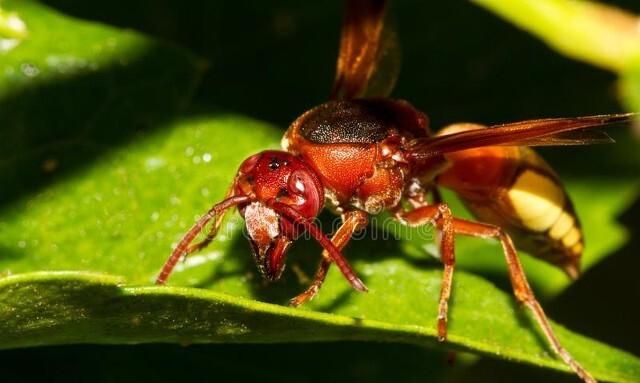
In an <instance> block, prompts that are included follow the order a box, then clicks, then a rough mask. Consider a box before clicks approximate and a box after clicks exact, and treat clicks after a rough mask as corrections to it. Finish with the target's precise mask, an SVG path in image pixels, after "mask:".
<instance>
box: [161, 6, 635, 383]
mask: <svg viewBox="0 0 640 383" xmlns="http://www.w3.org/2000/svg"><path fill="white" fill-rule="evenodd" d="M346 4H347V7H346V15H345V18H344V21H343V25H342V34H341V38H340V51H339V56H338V61H337V74H336V78H335V82H334V86H333V90H332V92H331V97H330V98H331V99H330V101H328V102H326V103H324V104H322V105H319V106H317V107H314V108H312V109H310V110H308V111H306V112H305V113H303V114H302V115H301V116H300V117H298V118H297V119H296V120H295V121H294V122H293V123H292V124H291V126H290V127H289V129H288V130H287V132H286V133H285V134H284V137H283V139H282V149H283V150H281V151H280V150H267V151H263V152H261V153H258V154H255V155H253V156H251V157H249V158H248V159H246V160H245V161H244V162H243V163H242V164H241V165H240V167H239V169H238V172H237V174H236V176H235V178H234V180H233V183H232V186H231V188H230V190H229V192H228V194H227V196H226V198H225V199H224V200H223V201H222V202H220V203H218V204H216V205H214V206H213V207H212V208H211V210H209V212H207V214H205V215H204V216H203V217H202V218H200V219H199V220H198V221H197V222H196V224H195V225H194V226H193V227H192V228H191V229H190V230H189V231H188V232H187V233H186V234H185V235H184V237H183V238H182V240H181V241H180V242H179V243H178V245H177V246H176V248H175V249H174V251H173V252H172V254H171V256H170V257H169V259H168V260H167V261H166V263H165V265H164V267H163V268H162V271H161V272H160V275H159V276H158V278H157V283H158V284H164V283H165V282H166V280H167V278H168V277H169V274H170V273H171V271H172V269H173V268H174V266H175V265H176V263H177V262H178V260H179V259H181V258H183V257H185V256H187V255H188V254H191V253H193V252H195V251H198V250H200V249H202V248H203V247H205V246H207V244H209V243H210V242H211V241H212V240H213V239H214V238H215V236H216V233H217V231H218V229H219V228H220V225H221V222H222V218H223V215H224V213H225V212H226V211H228V210H229V209H230V208H233V207H235V208H237V209H238V211H239V213H240V215H241V216H242V217H243V218H244V221H245V225H246V230H247V233H248V236H249V242H250V244H251V248H252V252H253V257H254V259H255V261H256V264H257V266H258V270H259V271H260V273H261V275H262V276H263V277H265V278H266V279H267V280H270V281H275V280H278V279H279V278H280V276H281V275H282V272H283V270H284V267H285V259H286V254H287V250H288V249H289V248H290V246H291V244H292V243H293V241H295V240H296V238H298V237H299V236H300V235H301V234H302V233H304V232H306V233H308V234H310V235H311V236H312V237H313V238H315V239H316V240H317V241H318V242H319V243H320V245H321V246H322V247H323V249H324V250H323V252H322V258H321V262H320V266H319V267H318V270H317V272H316V275H315V277H314V280H313V281H312V283H311V285H310V286H309V287H308V288H307V290H306V291H304V292H302V293H301V294H300V295H298V296H296V297H295V298H293V299H292V300H291V304H292V305H293V306H298V305H301V304H303V303H304V302H306V301H308V300H310V299H312V298H313V297H314V296H315V295H316V294H317V293H318V290H319V289H320V287H321V285H322V283H323V282H324V279H325V276H326V274H327V271H328V269H329V268H330V266H331V265H332V264H335V265H336V266H337V267H338V268H339V270H340V272H341V273H342V274H343V275H344V277H345V278H346V279H347V281H348V282H349V283H350V284H351V286H352V287H353V288H354V289H356V290H359V291H366V290H367V288H366V286H365V285H364V283H363V282H362V281H361V280H360V278H358V276H357V275H356V272H355V271H354V270H353V268H352V267H351V266H350V265H349V262H348V261H347V260H346V258H345V257H344V256H343V255H342V252H341V250H342V249H343V248H344V247H345V245H346V244H347V243H348V242H349V240H350V238H351V237H352V235H353V234H354V233H355V232H356V231H358V230H359V229H361V228H363V227H364V226H366V225H367V223H368V217H369V215H371V214H378V213H380V212H383V211H387V212H389V213H391V215H392V216H393V217H394V218H395V219H397V220H398V221H400V222H402V223H404V224H406V225H411V226H418V225H433V226H434V227H435V228H436V229H437V230H438V231H439V232H440V234H441V240H440V253H441V260H442V262H443V264H444V273H443V278H442V286H441V291H440V298H439V309H438V317H437V331H438V337H439V339H440V340H441V341H444V340H445V339H446V337H447V311H448V301H449V296H450V293H451V284H452V279H453V274H454V268H455V252H454V244H455V237H456V236H458V235H464V236H472V237H481V238H494V239H496V240H498V241H499V242H500V243H501V245H502V249H503V252H504V256H505V258H506V263H507V267H508V271H509V277H510V280H511V284H512V287H513V291H514V294H515V297H516V299H517V301H518V302H520V303H521V304H523V305H524V306H525V307H527V308H528V309H529V310H531V312H532V314H533V316H534V318H535V320H536V322H537V323H538V325H539V326H540V328H541V329H542V331H543V333H544V335H545V337H546V339H547V340H548V341H549V344H550V346H551V348H552V349H553V350H554V352H555V353H556V354H557V355H558V356H559V357H560V358H561V359H562V360H563V361H564V362H565V363H566V364H567V365H568V366H570V367H571V369H573V371H575V373H576V374H577V375H578V376H579V377H580V378H582V379H583V380H584V381H585V382H595V379H594V378H593V377H592V376H591V375H590V374H589V373H588V372H587V371H586V370H585V369H584V368H583V367H582V366H580V364H579V363H578V362H577V361H576V360H575V359H573V357H572V356H571V355H570V354H569V353H568V352H567V350H566V349H565V348H564V347H563V346H562V345H561V344H560V342H559V340H558V339H557V337H556V336H555V334H554V332H553V330H552V328H551V326H550V324H549V321H548V319H547V316H546V315H545V313H544V311H543V309H542V307H541V306H540V304H539V303H538V301H537V299H536V298H535V296H534V293H533V291H532V289H531V287H530V286H529V283H528V282H527V278H526V276H525V273H524V271H523V268H522V266H521V264H520V261H519V259H518V254H517V251H516V246H517V247H518V248H520V249H522V250H526V251H528V252H529V253H531V254H532V255H534V256H536V257H539V258H542V259H544V260H546V261H547V262H550V263H552V264H553V265H556V266H558V267H559V268H561V269H562V270H564V272H565V273H566V274H567V275H568V276H569V277H571V278H576V277H577V276H578V274H579V271H580V257H581V255H582V252H583V249H584V240H583V235H582V230H581V228H580V222H579V220H578V217H577V216H576V213H575V211H574V209H573V206H572V204H571V200H570V199H569V196H568V195H567V193H566V191H565V189H564V188H563V186H562V183H561V182H560V180H559V178H558V176H557V175H556V173H555V172H554V171H553V169H552V168H551V167H550V166H549V165H548V164H547V163H546V162H545V161H544V160H543V159H542V158H541V157H540V156H539V155H538V154H536V153H535V152H534V151H533V150H532V149H531V148H530V147H531V146H547V145H586V144H593V143H602V142H611V139H610V138H609V137H608V136H607V135H606V134H604V133H601V132H598V131H594V130H589V128H594V127H598V126H603V125H606V124H611V123H618V122H628V121H630V120H631V119H632V117H633V115H631V114H615V115H604V116H590V117H577V118H551V119H540V120H530V121H523V122H516V123H511V124H505V125H497V126H490V127H487V126H483V125H479V124H469V123H465V124H453V125H450V126H448V127H445V128H443V129H441V130H440V131H439V132H438V133H437V134H435V135H434V134H432V132H431V131H430V130H429V123H428V121H429V120H428V118H427V116H426V115H425V114H424V113H423V112H421V111H419V110H417V109H416V108H415V107H414V106H412V105H411V104H410V103H409V102H407V101H404V100H395V99H390V98H387V97H386V96H387V95H388V94H389V92H390V91H391V89H392V88H393V84H394V82H395V73H396V72H397V67H398V65H397V60H396V57H395V56H394V52H395V48H396V47H397V41H396V37H395V34H394V33H393V31H392V30H391V28H389V27H388V24H387V23H385V22H384V20H385V13H386V12H385V11H386V7H387V4H386V2H385V1H384V0H349V1H347V2H346ZM438 187H444V188H448V189H450V190H453V191H454V192H455V193H457V195H458V196H459V197H460V198H461V199H462V200H463V201H464V202H465V204H466V205H467V207H468V208H469V210H470V211H471V212H472V213H473V214H474V215H475V217H476V218H477V219H478V221H471V220H465V219H460V218H456V217H455V216H454V215H453V213H452V212H451V209H450V208H449V206H448V205H447V203H446V202H444V201H442V199H441V197H440V193H439V191H438ZM324 207H328V208H329V209H331V210H332V211H333V212H335V213H337V214H339V215H340V216H341V219H342V225H341V226H340V227H339V228H338V230H337V231H336V233H335V234H334V235H333V237H332V238H331V239H329V238H328V237H327V235H326V234H325V233H323V232H322V231H321V230H320V229H319V228H318V227H317V226H316V225H315V224H314V223H313V219H314V218H315V217H316V216H317V215H318V214H319V213H320V211H321V210H322V209H323V208H324ZM210 221H213V225H212V226H211V229H210V231H209V232H208V234H207V236H206V238H205V239H204V240H203V241H201V242H198V243H195V244H192V241H193V240H194V239H195V238H196V236H197V235H198V234H199V233H200V232H201V231H202V230H203V229H204V228H205V226H206V225H207V224H208V223H209V222H210Z"/></svg>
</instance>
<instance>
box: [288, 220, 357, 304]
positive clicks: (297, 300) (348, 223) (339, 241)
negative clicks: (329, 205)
mask: <svg viewBox="0 0 640 383" xmlns="http://www.w3.org/2000/svg"><path fill="white" fill-rule="evenodd" d="M368 221H369V219H368V218H367V213H365V212H363V211H361V210H352V211H348V212H346V213H344V214H343V215H342V225H340V227H339V228H338V230H337V231H336V233H335V234H334V236H333V237H332V238H331V242H333V244H334V245H335V246H336V247H337V248H338V250H342V249H343V248H344V247H345V246H346V245H347V243H348V242H349V240H350V239H351V237H352V236H353V233H355V232H356V231H358V230H360V229H361V228H363V227H365V226H366V225H367V222H368ZM330 266H331V258H330V257H329V254H328V253H327V251H326V250H323V251H322V260H321V261H320V265H319V266H318V270H317V271H316V274H315V276H314V278H313V282H311V285H309V287H308V288H307V289H306V290H305V291H304V292H302V293H300V294H299V295H297V296H296V297H294V298H292V299H291V300H290V301H289V304H290V305H291V306H294V307H297V306H300V305H302V304H303V303H305V302H308V301H310V300H311V299H313V298H314V297H315V296H316V295H317V294H318V291H319V290H320V287H321V286H322V284H323V283H324V279H325V278H326V276H327V272H328V271H329V267H330Z"/></svg>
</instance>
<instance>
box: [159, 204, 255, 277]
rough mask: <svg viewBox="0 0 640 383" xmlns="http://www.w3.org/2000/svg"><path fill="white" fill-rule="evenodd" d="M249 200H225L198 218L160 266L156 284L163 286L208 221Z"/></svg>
mask: <svg viewBox="0 0 640 383" xmlns="http://www.w3.org/2000/svg"><path fill="white" fill-rule="evenodd" d="M249 200H250V198H249V197H247V196H235V197H230V198H227V199H225V200H223V201H222V202H220V203H218V204H216V205H214V206H213V207H212V208H211V209H210V210H209V211H208V212H207V214H205V215H203V216H202V217H200V219H199V220H198V222H196V223H195V225H193V227H191V229H190V230H189V231H188V232H187V233H186V234H185V235H184V237H182V239H181V240H180V242H179V243H178V245H177V246H176V248H175V249H174V250H173V252H172V253H171V255H170V256H169V259H167V261H166V262H165V263H164V266H162V270H161V271H160V274H159V275H158V278H156V284H157V285H164V284H165V282H166V281H167V278H169V274H171V271H173V268H174V267H175V266H176V263H178V261H179V260H180V258H182V256H183V255H185V254H186V253H187V252H188V249H189V244H190V243H191V241H193V239H194V238H195V237H196V236H197V235H198V234H200V232H201V231H202V229H203V228H204V227H205V226H206V225H207V223H209V221H211V220H212V219H214V218H215V217H218V216H220V214H223V213H224V212H225V211H226V210H227V209H229V208H230V207H233V206H236V205H238V204H241V203H245V202H249ZM214 232H215V231H214Z"/></svg>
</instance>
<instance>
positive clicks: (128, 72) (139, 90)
mask: <svg viewBox="0 0 640 383" xmlns="http://www.w3.org/2000/svg"><path fill="white" fill-rule="evenodd" d="M2 6H3V13H2V14H0V128H1V129H0V178H1V179H2V181H3V184H2V188H1V189H0V204H7V203H10V202H11V201H13V200H14V199H16V198H19V197H21V196H23V195H26V194H28V193H31V192H33V191H35V190H37V189H38V188H40V187H42V186H44V185H46V184H48V183H50V182H53V181H54V180H56V179H57V178H59V177H60V176H61V175H63V174H69V173H71V172H73V171H74V170H76V169H80V168H82V167H83V166H85V165H87V164H88V163H90V162H91V161H92V160H93V159H94V158H96V157H99V156H100V155H101V154H103V153H105V152H107V151H108V150H110V148H111V147H112V146H114V145H118V144H120V143H123V142H126V141H127V140H129V139H131V137H132V136H134V135H135V134H137V133H138V132H140V131H147V130H153V129H155V128H156V127H157V126H159V125H161V124H162V122H163V121H165V120H167V119H168V118H170V117H171V116H173V115H174V114H175V113H176V112H178V111H180V110H182V108H183V107H184V106H185V104H186V103H187V101H189V99H190V98H191V93H192V92H193V89H194V87H195V85H196V83H197V81H198V79H199V77H200V73H201V64H200V63H199V62H198V61H197V60H196V59H195V58H194V56H193V55H191V54H189V53H187V52H186V51H183V50H181V49H178V48H176V47H172V46H170V45H168V44H165V43H161V42H158V41H156V40H154V39H151V38H149V37H145V36H143V35H141V34H139V33H136V32H133V31H127V30H119V29H116V28H112V27H107V26H104V25H101V24H96V23H90V22H87V21H81V20H77V19H74V18H71V17H68V16H65V15H62V14H60V13H58V12H56V11H54V10H51V9H49V8H48V7H46V6H43V5H41V4H39V3H36V2H33V1H29V0H21V1H13V0H9V1H3V2H2ZM6 15H8V16H6ZM5 16H6V17H5ZM9 17H10V18H11V20H14V21H7V20H10V19H9ZM15 20H19V21H15ZM20 23H22V26H23V28H25V31H24V33H23V36H20V37H18V36H17V35H16V34H15V33H13V37H11V36H10V34H9V33H8V32H6V31H4V32H3V30H5V29H7V28H5V27H8V26H12V25H13V26H14V29H15V25H17V24H20ZM3 25H4V27H3ZM4 37H7V38H4ZM9 37H11V38H9ZM3 38H4V39H3Z"/></svg>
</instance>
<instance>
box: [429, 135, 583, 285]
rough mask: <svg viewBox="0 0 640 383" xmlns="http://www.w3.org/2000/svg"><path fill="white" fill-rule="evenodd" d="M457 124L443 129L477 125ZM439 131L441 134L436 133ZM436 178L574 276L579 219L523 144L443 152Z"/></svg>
mask: <svg viewBox="0 0 640 383" xmlns="http://www.w3.org/2000/svg"><path fill="white" fill-rule="evenodd" d="M482 127H483V126H482V125H475V124H459V125H454V126H451V127H449V128H447V129H446V130H444V131H443V132H444V134H450V133H454V132H455V131H461V130H468V129H478V128H482ZM440 134H443V133H442V132H441V133H440ZM446 157H447V159H448V160H449V162H450V164H451V166H450V167H449V168H448V169H447V170H446V171H445V172H444V173H443V174H441V175H440V176H439V178H438V181H439V183H440V184H441V185H443V186H445V187H448V188H450V189H452V190H454V191H455V192H456V193H457V194H458V195H459V196H460V197H461V198H462V200H463V201H464V202H465V204H466V205H467V206H468V208H469V210H471V212H472V214H474V215H475V216H476V217H477V218H479V219H480V220H482V221H485V222H489V223H493V224H495V225H498V226H500V227H502V228H503V229H505V230H506V231H507V232H508V233H509V234H510V235H511V236H512V237H513V239H514V242H515V243H516V245H517V247H519V248H520V249H522V250H524V251H527V252H529V253H531V254H532V255H534V256H536V257H538V258H542V259H544V260H546V261H548V262H550V263H552V264H555V265H557V266H559V267H561V268H562V269H563V270H564V271H565V272H566V273H567V274H568V275H569V276H571V277H577V276H578V274H579V263H580V257H581V255H582V251H583V248H584V243H583V236H582V230H581V228H580V222H579V220H578V217H577V216H576V214H575V211H574V209H573V205H572V204H571V201H570V199H569V196H568V194H567V193H566V191H565V189H564V187H563V186H562V184H561V183H560V180H559V178H558V176H557V175H556V174H555V172H554V171H553V170H552V169H551V167H550V166H549V165H548V164H547V163H546V162H545V161H544V160H543V159H542V157H540V156H539V155H538V154H537V153H535V152H534V151H533V150H532V149H530V148H527V147H508V146H490V147H483V148H477V149H469V150H463V151H459V152H454V153H450V154H447V156H446Z"/></svg>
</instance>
